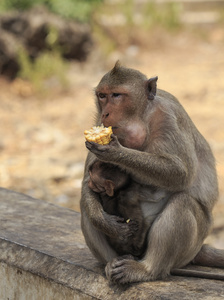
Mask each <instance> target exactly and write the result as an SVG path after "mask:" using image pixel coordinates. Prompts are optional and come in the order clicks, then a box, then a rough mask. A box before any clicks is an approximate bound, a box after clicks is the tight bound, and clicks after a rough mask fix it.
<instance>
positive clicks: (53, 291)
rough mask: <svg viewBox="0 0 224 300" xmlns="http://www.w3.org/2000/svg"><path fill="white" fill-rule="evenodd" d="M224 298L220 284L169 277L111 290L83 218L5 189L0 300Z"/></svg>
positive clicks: (0, 204) (0, 208)
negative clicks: (87, 239) (87, 241)
mask: <svg viewBox="0 0 224 300" xmlns="http://www.w3.org/2000/svg"><path fill="white" fill-rule="evenodd" d="M222 272H223V270H222ZM223 297H224V285H223V282H222V281H218V280H206V279H197V278H185V277H173V276H170V277H169V278H168V279H167V280H165V281H157V282H148V283H140V284H132V285H130V286H125V287H119V286H116V285H115V286H114V285H110V284H109V283H108V281H107V280H106V279H105V276H104V270H103V268H102V267H101V266H100V265H99V264H98V262H97V261H96V260H95V258H94V257H93V256H92V255H91V253H90V251H89V250H88V248H87V247H86V245H85V242H84V238H83V236H82V233H81V229H80V214H79V213H77V212H74V211H72V210H69V209H65V208H62V207H57V206H55V205H53V204H50V203H47V202H45V201H41V200H37V199H33V198H31V197H28V196H26V195H22V194H18V193H15V192H13V191H9V190H6V189H1V188H0V299H1V300H8V299H9V300H39V299H41V300H61V299H62V300H64V299H66V300H70V299H118V300H119V299H122V300H124V299H174V300H175V299H178V300H179V299H211V298H212V299H223Z"/></svg>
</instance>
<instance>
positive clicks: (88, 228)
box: [81, 212, 117, 264]
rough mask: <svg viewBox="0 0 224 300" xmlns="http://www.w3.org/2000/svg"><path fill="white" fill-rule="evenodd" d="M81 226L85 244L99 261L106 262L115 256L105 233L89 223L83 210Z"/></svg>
mask: <svg viewBox="0 0 224 300" xmlns="http://www.w3.org/2000/svg"><path fill="white" fill-rule="evenodd" d="M81 227H82V232H83V235H84V237H85V240H86V244H87V246H88V247H89V249H90V251H91V252H92V254H93V255H94V256H95V257H96V258H97V259H98V261H99V262H101V263H103V264H106V263H107V262H108V261H111V260H112V259H113V258H115V257H117V253H116V252H115V251H114V250H113V249H112V248H111V247H110V245H109V244H108V242H107V240H106V236H105V234H104V233H103V232H100V231H99V230H97V229H96V228H95V227H94V226H93V225H92V224H91V223H90V221H89V218H88V217H87V215H86V214H85V213H84V212H83V213H82V215H81Z"/></svg>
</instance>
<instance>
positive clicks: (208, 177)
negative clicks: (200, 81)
mask: <svg viewBox="0 0 224 300" xmlns="http://www.w3.org/2000/svg"><path fill="white" fill-rule="evenodd" d="M156 82H157V77H154V78H152V79H150V80H147V78H146V76H144V75H143V74H141V73H140V72H139V71H135V70H132V69H127V68H124V67H121V66H119V65H117V66H116V67H115V69H114V70H113V71H111V72H108V73H107V74H106V75H105V76H104V77H103V78H102V80H101V81H100V83H99V85H98V86H97V88H96V103H97V107H98V115H97V125H99V124H101V122H103V124H104V125H105V126H109V125H111V126H112V127H113V131H114V135H113V139H112V141H111V142H110V144H109V145H103V146H102V145H98V144H95V143H89V142H86V146H87V148H88V149H89V150H90V152H89V154H88V157H87V160H86V168H85V174H84V179H83V186H82V198H81V215H82V230H83V234H84V236H85V239H86V243H87V245H88V246H89V248H90V250H91V251H92V253H93V254H94V255H95V256H96V258H97V259H98V260H99V261H101V262H102V263H104V264H105V265H106V269H105V270H106V274H107V277H108V279H109V280H111V281H114V282H118V283H128V282H136V281H148V280H156V279H158V278H164V277H166V276H167V275H168V274H170V272H171V270H172V269H175V268H181V267H183V266H185V265H186V264H188V263H189V262H191V261H192V260H193V259H194V258H195V257H196V261H197V257H200V255H202V257H205V259H204V258H200V262H202V263H203V264H205V265H206V261H207V260H206V256H207V257H208V256H210V255H207V254H206V255H205V254H204V251H203V248H202V250H201V247H202V245H203V241H204V239H205V238H206V237H207V235H208V233H209V231H210V228H211V224H212V208H213V206H214V204H215V202H216V200H217V197H218V185H217V176H216V169H215V160H214V157H213V154H212V151H211V149H210V147H209V145H208V143H207V142H206V140H205V139H204V137H203V136H202V135H201V134H200V133H199V131H198V130H197V128H196V127H195V125H194V124H193V122H192V121H191V119H190V117H189V116H188V115H187V113H186V111H185V110H184V108H183V107H182V105H181V104H180V103H179V101H178V100H177V99H176V98H175V97H174V96H172V95H171V94H169V93H167V92H165V91H162V90H156ZM97 159H99V160H101V161H103V162H106V163H111V164H113V165H116V166H119V167H120V168H121V169H123V170H125V172H126V173H127V174H129V176H130V177H131V179H132V180H133V182H134V183H137V184H139V185H140V186H141V188H140V189H139V195H140V196H139V201H140V205H141V207H142V212H143V216H144V222H145V224H146V225H145V226H146V227H147V228H146V229H147V231H148V235H147V245H146V247H145V254H144V256H143V258H142V259H139V260H133V259H131V258H130V257H122V256H119V254H118V253H117V252H116V249H114V248H113V245H111V244H109V243H108V240H107V236H111V237H113V238H115V239H120V238H122V236H123V237H125V235H126V234H127V232H128V228H127V224H124V223H121V222H120V221H119V217H118V216H114V215H110V214H107V213H106V212H105V211H104V210H103V207H102V204H101V202H100V201H99V194H97V193H95V192H93V191H92V190H91V189H89V187H88V181H89V172H88V170H89V167H90V166H91V165H92V164H93V163H94V162H95V161H96V160H97ZM216 251H217V250H214V251H213V250H212V249H211V248H207V250H206V253H210V254H211V256H214V253H216ZM219 253H220V252H219ZM215 256H216V260H217V261H216V265H217V266H223V252H221V254H218V255H215ZM210 260H211V259H210Z"/></svg>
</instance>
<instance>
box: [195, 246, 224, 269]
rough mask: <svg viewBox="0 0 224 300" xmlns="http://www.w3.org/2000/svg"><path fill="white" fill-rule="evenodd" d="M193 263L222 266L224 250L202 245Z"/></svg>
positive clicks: (223, 265) (223, 266)
mask: <svg viewBox="0 0 224 300" xmlns="http://www.w3.org/2000/svg"><path fill="white" fill-rule="evenodd" d="M192 264H194V265H200V266H206V267H215V268H224V250H221V249H215V248H213V247H211V246H209V245H203V246H202V247H201V250H200V251H199V253H198V254H197V255H196V256H195V258H194V259H193V261H192Z"/></svg>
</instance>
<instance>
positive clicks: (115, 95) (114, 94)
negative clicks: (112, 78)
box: [113, 93, 121, 98]
mask: <svg viewBox="0 0 224 300" xmlns="http://www.w3.org/2000/svg"><path fill="white" fill-rule="evenodd" d="M120 96H121V94H120V93H113V97H114V98H118V97H120Z"/></svg>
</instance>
